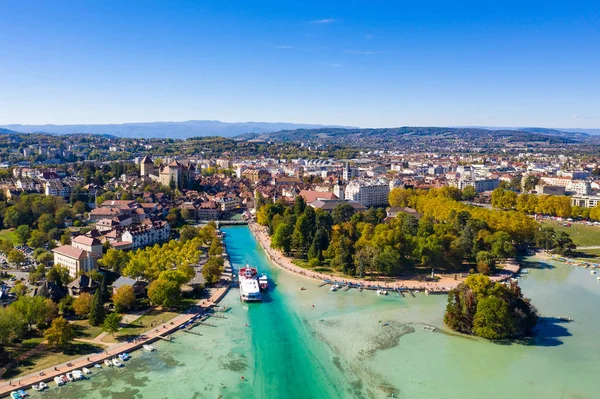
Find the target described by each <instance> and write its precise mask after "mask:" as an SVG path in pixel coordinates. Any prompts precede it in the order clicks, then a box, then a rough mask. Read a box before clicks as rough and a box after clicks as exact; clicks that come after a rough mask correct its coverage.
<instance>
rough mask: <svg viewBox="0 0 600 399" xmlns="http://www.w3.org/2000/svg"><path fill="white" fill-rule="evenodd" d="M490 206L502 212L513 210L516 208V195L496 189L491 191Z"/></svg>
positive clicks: (512, 192)
mask: <svg viewBox="0 0 600 399" xmlns="http://www.w3.org/2000/svg"><path fill="white" fill-rule="evenodd" d="M492 206H493V207H494V208H498V209H502V210H510V209H514V208H515V207H516V206H517V193H515V192H514V191H509V190H503V189H501V188H499V187H498V188H496V189H494V191H492Z"/></svg>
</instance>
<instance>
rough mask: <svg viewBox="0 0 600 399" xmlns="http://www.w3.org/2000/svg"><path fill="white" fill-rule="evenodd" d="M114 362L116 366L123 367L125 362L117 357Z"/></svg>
mask: <svg viewBox="0 0 600 399" xmlns="http://www.w3.org/2000/svg"><path fill="white" fill-rule="evenodd" d="M112 364H113V365H115V366H116V367H123V363H121V362H120V361H119V359H117V358H116V357H115V358H114V359H113V360H112Z"/></svg>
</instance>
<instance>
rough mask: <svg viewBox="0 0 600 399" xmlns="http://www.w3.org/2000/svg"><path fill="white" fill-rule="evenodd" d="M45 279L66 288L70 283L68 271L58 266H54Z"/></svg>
mask: <svg viewBox="0 0 600 399" xmlns="http://www.w3.org/2000/svg"><path fill="white" fill-rule="evenodd" d="M46 279H47V280H48V281H51V282H53V283H54V284H56V285H58V286H61V287H66V286H67V284H69V283H70V282H71V276H70V275H69V269H67V268H66V267H64V266H62V265H60V264H59V265H54V266H53V267H52V269H50V270H48V273H46Z"/></svg>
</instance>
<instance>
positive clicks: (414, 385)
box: [43, 227, 600, 399]
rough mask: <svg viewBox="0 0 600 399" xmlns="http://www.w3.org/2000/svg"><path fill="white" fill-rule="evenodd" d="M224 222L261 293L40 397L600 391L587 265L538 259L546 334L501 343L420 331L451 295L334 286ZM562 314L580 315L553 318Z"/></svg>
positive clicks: (598, 296)
mask: <svg viewBox="0 0 600 399" xmlns="http://www.w3.org/2000/svg"><path fill="white" fill-rule="evenodd" d="M225 232H226V244H227V249H228V252H229V253H230V257H231V260H232V263H233V264H234V266H235V267H239V266H243V265H244V264H245V263H246V262H247V263H249V264H251V265H254V266H257V267H258V268H259V269H260V271H266V272H267V273H268V274H269V276H270V277H271V279H272V281H273V285H272V287H271V288H272V289H271V291H270V292H269V294H268V295H267V296H266V297H265V301H264V302H263V303H260V304H241V303H240V302H239V299H238V292H237V290H232V291H231V293H230V294H228V295H227V296H226V298H225V299H224V301H223V304H224V305H227V306H231V310H230V311H229V312H228V313H227V314H226V317H227V318H226V319H216V318H213V319H212V320H211V322H212V323H214V324H216V325H217V327H207V326H200V327H197V328H196V329H195V331H197V332H200V333H201V334H203V335H202V336H196V335H192V334H185V333H183V332H179V333H177V334H175V339H174V342H172V343H167V342H159V343H157V344H156V346H157V347H158V349H159V350H158V352H154V353H142V352H136V353H135V354H134V359H133V360H131V361H130V362H128V364H127V367H125V368H124V369H121V370H103V371H101V372H99V373H94V375H93V376H92V378H91V379H90V380H89V381H86V382H80V383H75V384H70V385H69V386H66V387H62V388H53V389H51V391H50V392H48V393H46V394H44V395H43V396H45V397H49V398H53V397H56V398H106V397H112V398H152V399H154V398H175V397H177V398H218V397H222V398H239V397H245V398H384V397H390V396H391V394H392V393H395V394H396V397H400V398H425V397H437V398H507V397H511V398H513V399H519V398H597V397H600V394H598V393H597V392H598V389H597V383H596V381H597V378H596V374H597V373H598V371H597V369H598V366H600V345H598V341H599V338H598V337H597V332H598V331H600V319H599V318H598V317H597V313H598V307H599V306H600V282H597V281H596V276H591V275H590V273H589V271H587V270H585V269H577V268H572V267H570V266H566V265H562V264H558V263H552V264H548V265H545V267H544V268H536V269H530V273H529V275H528V276H527V277H525V278H524V279H523V280H522V282H521V286H522V288H523V291H524V293H525V294H526V295H527V296H529V297H531V298H532V299H533V301H534V303H535V304H536V306H537V307H538V309H539V310H540V313H541V314H542V316H544V319H543V322H542V323H541V324H540V327H539V335H538V337H537V338H536V339H535V341H534V342H530V343H523V344H511V345H500V344H494V343H490V342H487V341H485V340H481V339H476V338H472V337H464V336H457V335H455V334H452V333H450V332H446V331H444V330H442V329H439V330H438V331H436V332H433V333H430V332H427V331H424V330H423V328H422V327H423V324H428V325H433V326H436V327H438V328H443V326H442V318H443V312H444V307H445V297H444V296H425V295H418V296H417V297H416V298H400V297H398V296H395V295H389V296H387V297H378V296H377V295H375V293H373V292H366V291H363V292H360V293H359V292H357V291H355V290H350V291H348V292H344V291H338V292H335V293H332V292H329V290H328V289H327V287H322V288H319V287H317V285H318V284H317V283H316V282H314V281H311V280H307V279H304V278H301V277H298V276H294V275H290V274H289V273H287V272H284V271H281V270H279V269H276V268H274V267H272V266H270V264H269V262H268V260H267V259H266V257H265V256H264V253H263V252H262V250H261V249H260V248H259V247H258V245H257V243H256V241H255V240H254V239H253V237H252V235H251V234H250V232H249V230H248V229H247V228H246V227H232V228H227V229H226V230H225ZM534 260H535V259H534ZM535 265H536V267H539V266H540V264H539V263H536V264H535ZM542 265H543V264H542ZM300 287H306V288H307V289H306V290H305V291H300ZM563 315H564V316H569V317H571V318H573V319H574V322H572V323H562V322H558V321H557V320H556V319H552V317H556V316H563ZM242 376H244V378H245V379H244V380H242V378H241V377H242ZM51 385H53V384H51Z"/></svg>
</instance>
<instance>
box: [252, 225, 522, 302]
mask: <svg viewBox="0 0 600 399" xmlns="http://www.w3.org/2000/svg"><path fill="white" fill-rule="evenodd" d="M248 227H249V228H250V231H251V232H252V234H253V235H254V237H255V238H256V240H257V241H258V242H259V243H260V245H261V247H262V248H263V250H264V251H265V253H266V254H267V257H268V258H269V260H271V262H272V263H273V264H274V265H276V266H278V267H279V268H281V269H283V270H286V271H288V272H290V273H294V274H296V275H298V276H302V277H306V278H309V279H314V280H318V281H321V282H322V281H324V280H330V281H331V280H334V281H336V282H340V283H352V284H361V285H363V286H365V287H366V286H374V285H377V286H380V287H385V288H389V289H398V288H407V289H410V290H429V291H431V292H434V293H435V292H447V291H450V290H452V289H454V288H456V286H458V284H460V283H461V282H462V281H463V280H464V279H465V278H464V277H462V275H461V277H459V274H456V275H454V276H456V278H455V277H454V276H452V277H450V276H438V277H440V278H439V279H438V280H437V281H427V282H423V281H417V280H411V279H395V278H380V279H376V280H364V279H355V278H352V277H350V276H343V277H339V276H333V275H330V274H325V273H319V272H315V271H312V270H307V269H303V268H302V267H300V266H297V265H295V264H294V263H293V262H292V260H291V259H290V258H289V257H287V256H284V255H283V254H282V253H281V252H280V251H278V250H275V249H273V248H271V238H270V237H269V235H268V234H267V229H266V227H264V226H260V225H259V224H258V223H249V224H248ZM502 266H503V269H502V270H500V271H499V272H497V273H496V274H494V275H492V276H490V279H491V280H492V281H504V280H507V279H509V278H510V277H512V276H514V275H515V274H516V273H518V272H519V269H520V266H519V264H518V263H508V264H503V265H502Z"/></svg>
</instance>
